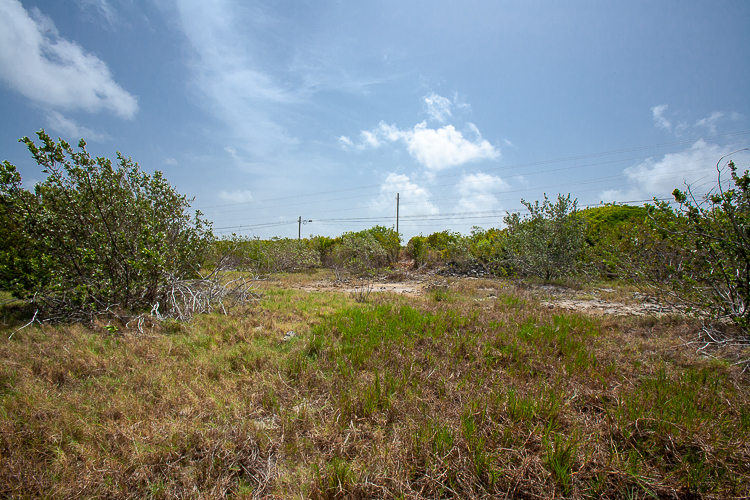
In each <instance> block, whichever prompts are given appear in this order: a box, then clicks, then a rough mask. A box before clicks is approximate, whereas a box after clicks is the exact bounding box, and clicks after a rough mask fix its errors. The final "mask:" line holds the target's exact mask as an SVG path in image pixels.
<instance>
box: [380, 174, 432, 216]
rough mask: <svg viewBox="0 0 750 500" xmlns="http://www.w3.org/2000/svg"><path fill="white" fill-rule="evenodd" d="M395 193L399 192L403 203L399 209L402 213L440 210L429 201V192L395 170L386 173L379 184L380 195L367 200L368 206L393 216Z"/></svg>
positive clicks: (425, 212)
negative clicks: (383, 179)
mask: <svg viewBox="0 0 750 500" xmlns="http://www.w3.org/2000/svg"><path fill="white" fill-rule="evenodd" d="M396 193H399V195H400V199H401V203H402V205H404V208H402V209H401V214H402V215H406V214H411V215H423V214H437V213H439V212H440V210H439V209H438V208H437V207H436V206H435V205H433V204H432V202H430V194H429V192H428V191H427V190H426V189H425V188H423V187H421V186H419V185H418V184H416V183H414V182H411V180H409V176H408V175H404V174H397V173H395V172H392V173H390V174H388V177H386V178H385V182H383V184H382V185H381V186H380V195H378V197H377V198H375V199H373V200H371V201H370V202H369V204H368V206H369V208H370V209H372V210H374V211H376V212H378V213H393V214H394V216H395V212H396ZM406 207H408V208H406Z"/></svg>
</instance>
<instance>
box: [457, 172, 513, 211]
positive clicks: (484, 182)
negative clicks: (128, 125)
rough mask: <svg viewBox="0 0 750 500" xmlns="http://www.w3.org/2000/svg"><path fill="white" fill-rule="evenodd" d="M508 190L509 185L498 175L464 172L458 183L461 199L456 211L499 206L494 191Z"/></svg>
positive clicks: (490, 208)
mask: <svg viewBox="0 0 750 500" xmlns="http://www.w3.org/2000/svg"><path fill="white" fill-rule="evenodd" d="M508 190H510V185H509V184H508V183H507V182H505V181H504V180H503V179H501V178H500V177H497V176H494V175H490V174H484V173H477V174H465V175H464V176H463V178H462V179H461V182H460V183H459V184H458V192H459V194H460V195H461V200H460V201H459V202H458V205H457V206H456V211H457V212H479V211H484V210H495V209H498V208H500V205H499V202H498V201H497V197H496V196H495V194H494V193H497V192H499V191H508Z"/></svg>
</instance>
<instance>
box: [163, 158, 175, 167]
mask: <svg viewBox="0 0 750 500" xmlns="http://www.w3.org/2000/svg"><path fill="white" fill-rule="evenodd" d="M164 164H165V165H173V166H174V165H178V163H177V160H175V159H174V158H172V157H169V158H164Z"/></svg>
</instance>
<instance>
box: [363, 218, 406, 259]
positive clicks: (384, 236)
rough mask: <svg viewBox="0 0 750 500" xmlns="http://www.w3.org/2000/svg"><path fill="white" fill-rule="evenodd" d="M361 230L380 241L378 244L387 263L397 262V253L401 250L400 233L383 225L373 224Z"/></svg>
mask: <svg viewBox="0 0 750 500" xmlns="http://www.w3.org/2000/svg"><path fill="white" fill-rule="evenodd" d="M361 232H362V233H364V232H366V233H368V234H370V235H372V237H373V238H375V240H376V241H377V242H378V243H380V246H382V247H383V250H385V253H386V255H387V257H388V263H389V264H393V263H394V262H398V254H399V252H400V251H401V235H399V234H398V233H397V232H396V230H395V229H391V228H388V227H385V226H374V227H371V228H370V229H365V230H364V231H361Z"/></svg>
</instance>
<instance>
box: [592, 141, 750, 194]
mask: <svg viewBox="0 0 750 500" xmlns="http://www.w3.org/2000/svg"><path fill="white" fill-rule="evenodd" d="M731 151H732V150H731V149H730V147H729V146H719V145H716V144H710V143H707V142H706V141H704V140H702V139H701V140H699V141H696V142H695V143H694V144H693V146H692V147H691V148H690V149H688V150H685V151H680V152H678V153H669V154H666V155H664V156H663V157H662V158H661V159H659V160H654V159H653V158H649V159H648V160H646V161H644V162H642V163H640V164H638V165H634V166H632V167H628V168H626V169H625V170H624V171H623V174H624V176H625V177H626V178H627V179H628V180H629V181H630V186H628V187H625V188H623V189H616V190H608V191H604V192H602V193H601V194H600V199H601V200H603V201H626V200H640V199H646V198H650V197H653V196H656V197H658V198H669V197H670V194H671V193H672V191H673V190H674V189H675V188H683V187H684V186H685V184H688V185H690V186H691V188H692V189H693V191H694V192H695V193H696V194H697V195H701V194H702V193H704V192H706V191H707V190H708V189H711V188H712V187H713V186H714V185H715V184H716V181H717V172H716V162H717V161H718V160H719V158H721V157H722V156H724V155H726V154H728V153H730V152H731ZM733 158H734V160H735V162H738V161H740V162H742V163H743V164H744V163H746V162H747V161H748V160H750V155H749V154H747V152H740V153H736V154H734V155H733Z"/></svg>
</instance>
